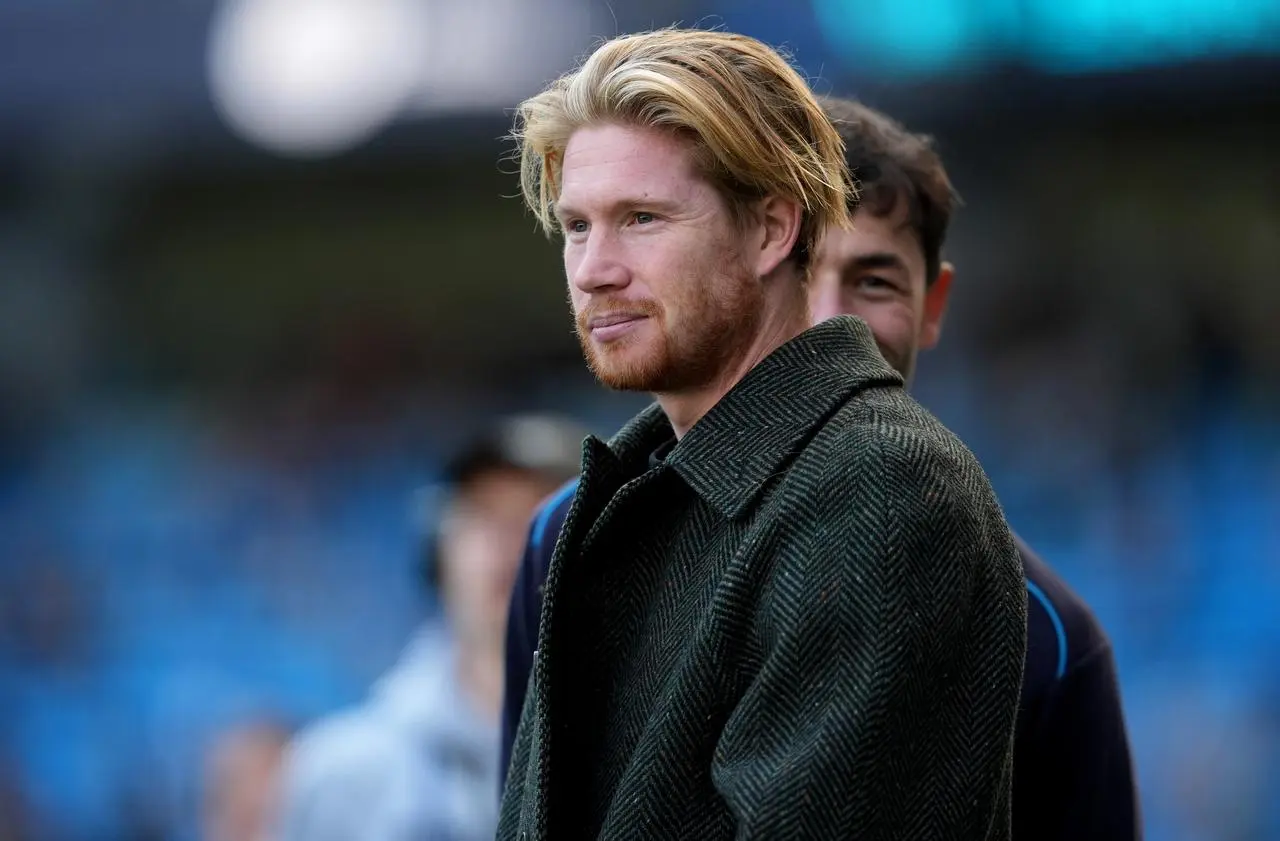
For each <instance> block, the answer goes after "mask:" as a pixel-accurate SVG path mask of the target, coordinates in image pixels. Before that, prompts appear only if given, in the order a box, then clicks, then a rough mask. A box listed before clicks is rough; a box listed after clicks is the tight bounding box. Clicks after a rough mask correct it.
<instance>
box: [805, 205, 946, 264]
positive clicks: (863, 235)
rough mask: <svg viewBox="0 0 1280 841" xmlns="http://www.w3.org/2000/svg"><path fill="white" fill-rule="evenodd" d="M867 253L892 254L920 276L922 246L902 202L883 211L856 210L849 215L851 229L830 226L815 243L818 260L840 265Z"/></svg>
mask: <svg viewBox="0 0 1280 841" xmlns="http://www.w3.org/2000/svg"><path fill="white" fill-rule="evenodd" d="M870 254H893V255H895V256H896V257H897V258H898V259H899V260H900V261H901V262H902V263H903V265H905V266H906V267H907V269H908V270H909V271H910V272H911V275H912V277H913V278H914V277H915V276H916V275H919V276H920V277H922V278H923V277H924V273H925V264H924V246H923V245H922V244H921V242H920V235H919V233H918V232H917V231H916V229H915V227H914V226H913V225H912V224H911V218H910V214H909V213H908V212H907V209H906V202H899V203H898V206H897V207H896V208H895V209H894V210H893V212H891V213H889V214H886V215H877V214H875V213H872V212H870V211H868V210H865V209H864V210H859V211H858V212H857V213H855V214H854V216H853V230H840V229H832V230H830V231H828V232H827V233H826V235H825V236H823V238H822V242H821V244H820V245H819V247H818V260H819V261H822V262H828V261H829V262H832V263H838V264H841V265H843V264H846V263H850V262H852V261H855V260H857V259H859V258H861V257H865V256H867V255H870Z"/></svg>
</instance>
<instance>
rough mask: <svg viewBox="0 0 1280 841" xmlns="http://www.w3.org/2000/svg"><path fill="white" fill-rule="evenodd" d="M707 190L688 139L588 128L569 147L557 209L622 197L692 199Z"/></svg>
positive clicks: (631, 129) (611, 127) (584, 206)
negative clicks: (696, 169)
mask: <svg viewBox="0 0 1280 841" xmlns="http://www.w3.org/2000/svg"><path fill="white" fill-rule="evenodd" d="M707 188H708V185H706V184H705V182H703V181H702V179H700V178H698V177H697V174H696V171H695V169H694V165H693V151H692V149H691V146H690V143H689V142H688V141H686V140H682V139H680V138H678V137H676V136H674V135H672V134H671V133H670V132H663V131H658V130H657V129H651V128H645V127H637V126H622V125H614V124H606V125H596V126H586V127H584V128H580V129H578V130H577V131H575V132H574V133H573V135H572V136H571V137H570V138H569V142H568V144H567V145H566V146H565V150H564V164H563V166H562V168H561V173H560V196H559V199H558V201H557V210H558V211H560V210H563V209H565V208H573V209H579V210H589V209H592V206H593V205H596V204H598V203H601V202H613V201H619V200H623V201H626V200H641V199H646V198H660V199H663V200H668V201H681V200H689V199H692V198H695V197H696V196H698V195H700V194H701V193H702V192H703V191H704V190H706V189H707Z"/></svg>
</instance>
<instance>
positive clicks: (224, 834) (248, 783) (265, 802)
mask: <svg viewBox="0 0 1280 841" xmlns="http://www.w3.org/2000/svg"><path fill="white" fill-rule="evenodd" d="M291 735H292V734H291V732H290V731H289V730H288V728H286V727H283V726H281V725H279V724H276V723H274V722H269V721H254V722H249V723H245V724H242V725H238V726H236V727H232V728H230V729H228V730H226V731H224V732H223V733H221V734H219V735H218V737H217V738H216V739H215V740H214V743H213V746H212V748H211V749H210V751H209V755H208V760H207V764H206V768H205V775H204V778H205V784H204V785H205V788H204V802H203V810H202V821H201V823H202V831H201V837H202V838H203V839H204V841H268V839H269V838H270V837H271V827H272V826H273V824H274V822H275V818H276V809H277V806H278V804H279V796H278V788H277V786H278V784H279V773H280V764H281V757H282V756H283V755H284V751H285V747H286V746H287V745H288V744H289V738H290V736H291Z"/></svg>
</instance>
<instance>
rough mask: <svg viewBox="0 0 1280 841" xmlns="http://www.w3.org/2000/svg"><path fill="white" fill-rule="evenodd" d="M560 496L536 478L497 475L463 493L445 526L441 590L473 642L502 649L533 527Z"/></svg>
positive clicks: (459, 627) (521, 474) (471, 484)
mask: <svg viewBox="0 0 1280 841" xmlns="http://www.w3.org/2000/svg"><path fill="white" fill-rule="evenodd" d="M554 490H555V488H554V487H553V486H552V485H551V483H549V482H547V481H546V480H543V479H541V478H537V477H535V476H533V475H531V474H528V473H524V472H522V471H518V470H504V469H493V470H489V471H486V472H484V473H481V474H480V475H478V476H476V477H474V478H472V479H471V480H470V481H469V482H467V484H466V486H465V487H464V488H463V489H462V490H461V491H460V492H459V493H458V496H457V498H456V499H455V501H454V505H453V507H452V508H451V509H450V511H449V513H448V515H447V516H446V518H445V522H444V523H443V524H442V535H441V547H440V555H441V556H440V563H441V565H442V582H441V584H442V589H443V596H444V603H445V607H446V610H447V611H448V614H449V619H450V622H451V623H452V625H453V627H454V629H455V631H456V632H457V633H458V634H460V635H462V636H465V637H466V638H467V639H468V640H469V641H471V642H474V643H476V644H478V645H501V643H502V635H503V633H504V630H505V625H506V616H507V600H508V598H509V597H510V595H511V587H512V584H513V582H514V579H515V573H516V567H517V566H518V565H519V562H520V553H521V551H522V550H523V548H524V541H525V537H526V536H527V533H528V529H529V521H530V520H531V519H532V518H533V513H534V510H535V509H536V508H537V506H538V503H539V502H541V501H542V500H543V499H545V498H546V497H547V496H548V495H549V494H550V493H551V492H552V491H554Z"/></svg>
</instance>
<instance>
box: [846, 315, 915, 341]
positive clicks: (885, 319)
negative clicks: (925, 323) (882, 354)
mask: <svg viewBox="0 0 1280 841" xmlns="http://www.w3.org/2000/svg"><path fill="white" fill-rule="evenodd" d="M850 314H851V315H857V316H861V317H862V318H863V319H864V320H865V321H866V322H867V325H868V326H870V327H871V332H872V333H873V334H875V337H876V341H877V342H879V343H880V344H882V345H886V346H888V347H890V348H893V349H894V350H895V351H899V352H901V351H903V350H906V349H907V348H909V347H910V346H911V345H912V343H913V342H914V341H915V334H916V324H915V319H914V317H913V315H912V313H911V308H910V307H907V306H904V305H902V304H900V303H890V304H872V305H869V306H868V305H863V306H860V307H856V308H854V310H853V311H852V312H851V313H850Z"/></svg>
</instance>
